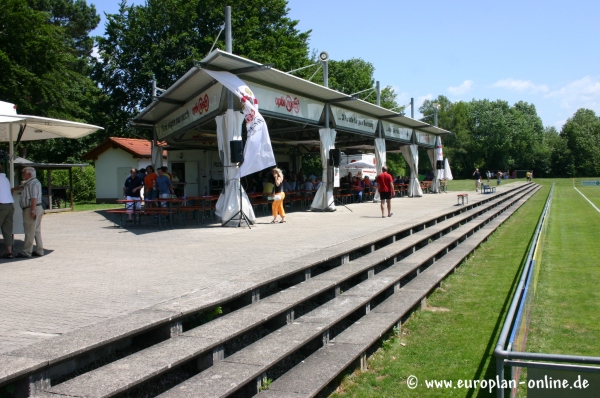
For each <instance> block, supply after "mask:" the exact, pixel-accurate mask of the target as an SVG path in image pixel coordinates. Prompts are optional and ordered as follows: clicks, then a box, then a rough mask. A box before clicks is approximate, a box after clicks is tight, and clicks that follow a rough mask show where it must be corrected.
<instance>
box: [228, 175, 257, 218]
mask: <svg viewBox="0 0 600 398" xmlns="http://www.w3.org/2000/svg"><path fill="white" fill-rule="evenodd" d="M238 181H239V182H240V210H239V211H238V212H237V213H235V214H234V215H233V216H231V218H230V219H229V220H227V221H225V222H224V223H223V225H227V224H228V223H229V222H230V221H232V220H233V219H234V218H236V217H237V216H239V217H240V222H239V224H238V228H239V227H241V226H242V220H243V221H244V222H245V223H246V225H247V226H248V229H252V227H250V220H249V219H248V216H247V215H246V214H245V213H244V209H243V208H242V180H241V179H239V178H238Z"/></svg>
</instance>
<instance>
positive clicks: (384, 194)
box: [379, 192, 392, 200]
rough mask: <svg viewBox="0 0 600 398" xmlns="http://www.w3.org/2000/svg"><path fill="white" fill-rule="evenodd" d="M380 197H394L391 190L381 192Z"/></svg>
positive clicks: (383, 198) (382, 198) (384, 198)
mask: <svg viewBox="0 0 600 398" xmlns="http://www.w3.org/2000/svg"><path fill="white" fill-rule="evenodd" d="M379 197H380V198H381V200H386V199H387V200H390V199H392V193H391V192H379Z"/></svg>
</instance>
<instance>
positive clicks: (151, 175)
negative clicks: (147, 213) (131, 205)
mask: <svg viewBox="0 0 600 398" xmlns="http://www.w3.org/2000/svg"><path fill="white" fill-rule="evenodd" d="M156 177H157V174H156V173H155V172H154V167H153V166H152V165H150V166H147V167H146V177H145V178H144V200H153V199H156V198H158V191H157V190H156ZM148 205H150V206H148ZM146 206H148V207H152V202H150V203H146Z"/></svg>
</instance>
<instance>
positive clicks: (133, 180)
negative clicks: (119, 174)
mask: <svg viewBox="0 0 600 398" xmlns="http://www.w3.org/2000/svg"><path fill="white" fill-rule="evenodd" d="M143 187H144V182H143V181H142V180H141V179H139V178H138V176H137V170H136V169H131V175H130V176H129V177H127V179H126V180H125V184H123V196H124V197H125V198H126V199H127V200H132V201H133V202H129V203H127V204H126V205H125V208H126V209H127V222H132V221H133V218H132V217H133V210H134V209H135V210H141V209H142V198H141V197H140V194H141V191H142V188H143Z"/></svg>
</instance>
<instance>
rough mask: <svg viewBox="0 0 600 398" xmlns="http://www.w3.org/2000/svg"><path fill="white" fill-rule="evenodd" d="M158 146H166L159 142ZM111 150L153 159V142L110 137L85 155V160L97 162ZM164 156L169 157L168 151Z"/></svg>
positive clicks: (164, 152)
mask: <svg viewBox="0 0 600 398" xmlns="http://www.w3.org/2000/svg"><path fill="white" fill-rule="evenodd" d="M158 145H160V146H165V145H166V143H165V142H159V143H158ZM110 148H121V149H123V150H124V151H126V152H129V153H131V154H132V155H133V156H134V157H139V158H150V157H151V155H152V154H151V148H152V145H151V142H150V141H148V140H142V139H138V138H122V137H109V138H107V139H106V140H104V141H103V142H102V143H100V144H99V145H98V146H96V147H95V148H93V149H92V150H90V151H89V152H88V153H86V154H85V155H83V158H84V159H87V160H96V159H98V156H99V155H100V154H101V153H103V152H104V151H106V150H108V149H110ZM163 156H165V157H166V156H167V151H163Z"/></svg>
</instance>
